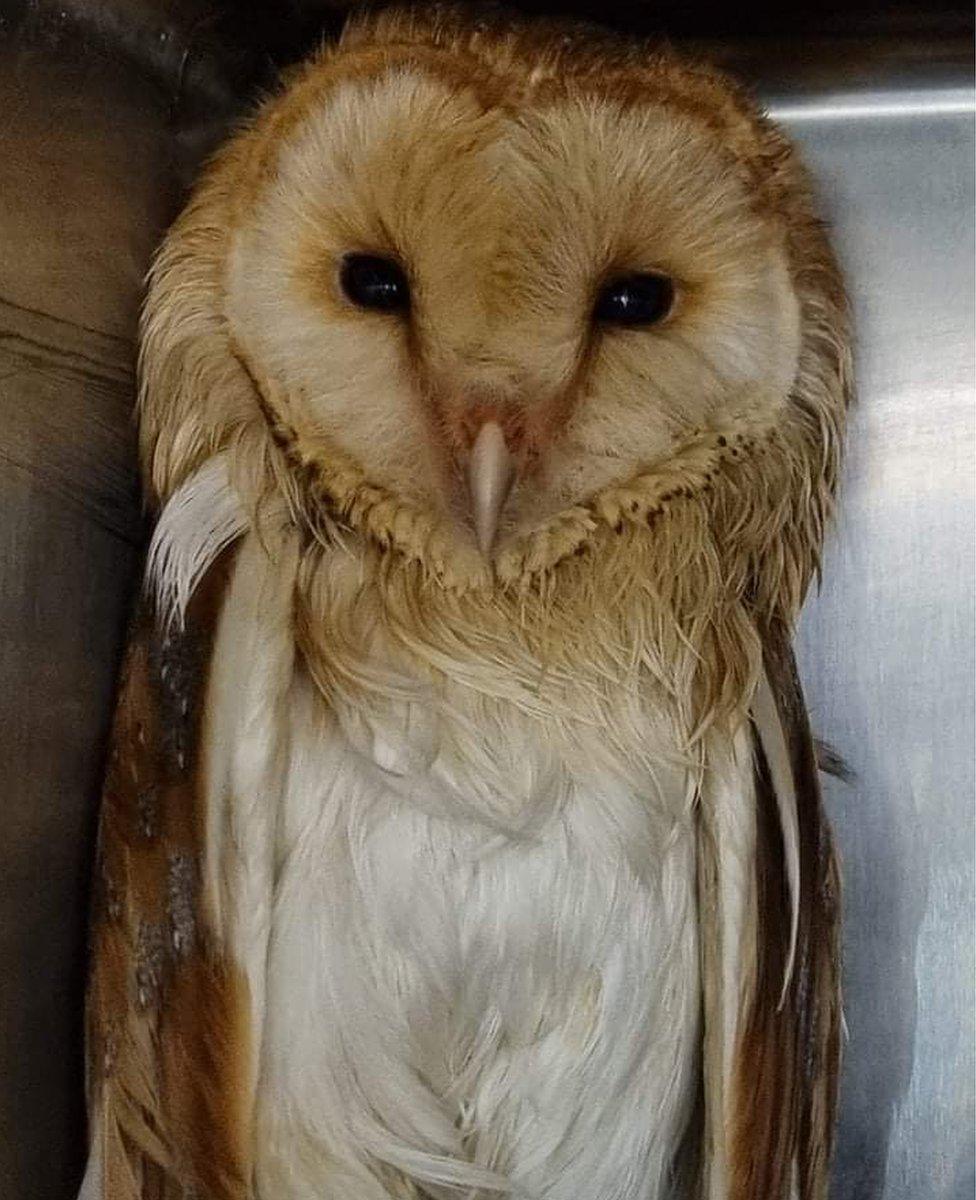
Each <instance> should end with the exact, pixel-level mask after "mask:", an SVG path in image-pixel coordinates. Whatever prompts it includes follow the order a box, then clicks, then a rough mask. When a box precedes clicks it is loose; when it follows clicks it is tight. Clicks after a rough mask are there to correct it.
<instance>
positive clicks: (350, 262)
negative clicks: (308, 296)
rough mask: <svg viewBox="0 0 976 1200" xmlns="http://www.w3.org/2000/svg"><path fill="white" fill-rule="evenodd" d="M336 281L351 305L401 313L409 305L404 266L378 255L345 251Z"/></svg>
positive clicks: (408, 291)
mask: <svg viewBox="0 0 976 1200" xmlns="http://www.w3.org/2000/svg"><path fill="white" fill-rule="evenodd" d="M339 283H340V284H341V285H342V290H343V291H344V292H345V293H346V295H347V296H348V297H349V299H350V300H351V301H352V302H353V304H358V305H359V307H360V308H371V309H374V310H375V311H376V312H404V311H406V309H408V308H409V307H410V285H409V283H407V277H406V275H405V274H404V271H403V268H402V267H401V266H400V265H399V264H398V263H395V262H394V261H393V260H392V259H390V258H381V257H380V256H379V255H378V254H347V255H346V257H345V258H344V259H343V261H342V269H341V270H340V272H339Z"/></svg>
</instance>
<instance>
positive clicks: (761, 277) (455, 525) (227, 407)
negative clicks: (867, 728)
mask: <svg viewBox="0 0 976 1200" xmlns="http://www.w3.org/2000/svg"><path fill="white" fill-rule="evenodd" d="M847 379H848V366H847V333H846V322H845V316H844V303H843V296H842V291H841V286H840V282H839V278H838V274H837V271H836V268H835V266H834V262H833V259H832V257H831V254H830V251H829V248H828V246H827V244H826V241H825V238H824V236H823V233H822V230H821V227H820V224H819V223H818V221H817V219H816V217H815V215H814V211H813V207H812V204H811V199H810V195H809V189H808V185H807V181H806V177H805V174H804V172H803V170H802V168H801V167H800V166H799V165H798V163H797V160H796V158H795V157H794V154H793V152H792V151H791V148H790V146H789V145H788V143H787V142H786V141H785V139H784V138H783V136H782V135H781V134H780V133H779V132H778V131H777V130H776V129H775V127H774V126H773V125H771V124H770V123H769V121H767V120H766V119H765V118H764V117H763V116H762V115H761V114H760V113H759V112H758V111H757V109H756V108H755V107H753V105H752V104H751V102H750V101H749V100H748V99H747V98H746V97H745V96H744V95H743V93H742V92H741V91H740V90H738V89H737V88H736V87H735V86H734V85H732V84H731V83H730V82H729V81H728V80H726V79H724V78H723V77H721V76H720V75H718V74H717V73H715V72H714V71H712V70H710V69H708V68H705V67H701V66H695V65H689V64H688V63H685V62H682V61H680V60H679V59H677V58H676V57H674V56H673V55H672V54H670V53H664V52H658V51H652V50H649V49H648V48H646V47H643V46H640V47H636V46H625V45H622V44H619V43H617V42H615V41H612V40H607V39H605V38H602V37H597V36H595V35H593V34H592V33H591V32H587V31H569V32H567V31H566V30H564V29H561V28H558V27H550V26H544V27H540V26H538V25H532V26H527V27H513V26H511V25H504V24H497V25H493V24H486V23H484V22H481V23H472V22H471V21H470V20H468V19H466V18H465V17H464V16H463V15H458V14H453V15H452V14H443V13H441V14H438V15H430V14H428V15H423V14H409V13H408V14H386V15H384V16H381V17H378V18H371V19H368V20H365V21H363V22H360V23H358V24H353V25H351V26H350V27H349V28H348V29H347V31H346V33H345V34H344V36H343V37H342V39H341V40H340V42H339V43H338V44H337V45H334V46H331V47H329V48H327V49H325V50H323V51H322V52H321V53H319V54H318V55H317V56H316V57H315V58H314V59H312V61H310V62H309V63H308V64H306V65H305V66H303V67H302V68H301V69H299V70H298V71H297V72H296V73H295V74H294V75H293V77H291V78H290V79H288V80H286V86H284V87H283V88H282V90H281V92H280V94H278V95H277V96H275V97H273V98H271V99H270V100H268V101H267V102H266V103H265V104H264V105H263V107H262V108H261V109H260V110H259V111H258V112H257V114H256V116H255V117H254V119H253V120H252V121H251V122H250V124H249V125H248V126H247V127H246V128H244V129H243V130H242V131H241V132H240V133H239V134H238V135H237V136H236V137H235V138H234V139H232V140H231V141H230V143H229V144H228V145H227V146H226V147H225V149H224V150H223V151H222V152H221V153H220V154H219V155H218V156H217V158H216V159H215V161H214V162H213V163H212V165H211V166H210V168H209V169H208V171H207V172H206V173H205V175H204V177H203V179H202V180H201V182H200V184H199V186H198V188H197V191H196V193H195V195H194V197H193V199H192V201H191V203H190V205H189V207H188V209H187V210H186V212H185V213H184V215H183V216H182V218H181V219H180V220H179V221H178V222H177V223H176V225H175V227H174V228H173V230H172V232H171V233H170V235H169V237H168V239H167V241H166V243H165V245H164V246H163V248H162V251H161V253H160V255H159V257H158V259H157V262H156V265H155V268H154V270H153V273H152V278H151V286H150V293H149V299H148V304H147V308H146V315H145V325H144V350H143V359H142V383H143V386H142V437H143V444H142V445H143V455H144V462H145V467H146V472H147V476H148V480H149V486H150V491H151V493H152V494H154V495H155V496H157V497H159V498H165V497H166V496H168V495H169V494H170V493H171V492H172V491H173V489H174V487H176V486H177V485H178V484H179V483H180V482H181V480H183V479H184V478H186V477H187V475H188V474H189V473H191V472H192V471H193V470H194V469H195V468H196V467H197V466H199V464H200V463H201V461H202V460H203V459H205V458H206V457H208V456H209V455H212V454H213V453H215V452H216V451H218V450H221V449H226V448H228V447H250V448H251V449H252V450H254V448H255V447H256V448H257V449H256V450H255V451H254V452H255V453H256V455H257V457H258V458H259V459H260V464H261V465H260V467H259V468H258V470H257V475H258V476H260V478H261V483H260V487H272V488H277V489H279V490H281V491H284V492H285V493H286V495H287V496H288V498H289V503H290V504H291V505H292V507H293V509H294V511H295V512H296V513H297V514H299V515H300V516H301V517H302V519H304V520H307V521H308V522H309V523H310V524H312V525H314V524H315V523H316V522H318V523H319V525H321V523H322V522H323V521H325V522H332V523H337V524H338V525H340V526H342V527H344V528H346V529H347V530H350V531H351V532H353V533H354V534H356V535H358V536H361V537H362V538H363V539H365V540H366V541H368V542H370V543H372V544H373V545H374V546H377V547H379V548H381V550H382V551H383V552H385V553H389V554H393V555H397V554H399V555H401V556H403V557H405V558H406V559H407V560H410V561H415V562H421V563H423V564H424V567H425V570H427V571H428V572H429V573H430V574H431V575H432V576H433V577H434V578H435V579H437V580H440V581H441V582H443V583H444V584H445V585H446V586H469V585H472V584H473V583H476V584H477V585H478V586H488V587H502V588H504V587H511V586H513V585H519V586H524V585H525V583H526V581H527V580H532V579H538V578H540V577H545V578H547V579H549V580H550V581H552V580H555V581H557V582H558V576H559V570H560V565H561V564H563V563H565V562H567V561H569V560H573V559H577V558H579V557H580V556H584V555H587V554H590V555H592V556H595V557H599V556H600V554H601V553H608V554H613V553H617V554H618V555H619V553H620V549H621V547H622V546H630V545H633V544H637V543H638V542H639V544H640V546H641V547H644V546H645V545H646V544H648V543H649V542H653V540H654V539H657V540H658V541H659V542H660V541H662V540H670V541H671V542H672V543H673V542H674V541H675V540H676V539H675V536H674V534H675V529H674V528H673V527H670V528H671V536H670V537H669V536H668V534H667V530H668V529H669V525H668V522H669V521H673V520H679V521H680V519H681V514H682V513H684V514H686V515H688V514H690V519H691V520H692V522H693V524H694V527H695V529H697V530H698V531H699V532H698V534H697V536H698V537H699V540H700V539H701V537H702V536H706V537H707V540H708V542H709V545H710V546H711V547H713V548H714V547H718V548H719V552H720V553H722V554H726V553H731V552H732V551H731V550H730V549H729V548H730V547H733V546H734V547H735V548H736V550H735V553H736V554H737V555H738V560H741V561H738V565H737V566H736V567H735V570H736V572H737V579H738V584H737V586H738V587H739V588H740V590H741V591H742V592H743V594H745V592H746V591H749V590H750V589H751V592H752V594H754V595H759V594H760V593H763V592H766V593H768V595H769V598H770V603H778V604H780V607H781V608H782V609H783V610H784V611H785V612H790V611H794V610H795V608H796V605H797V603H798V600H799V598H800V597H801V596H802V592H803V589H804V588H805V586H806V581H807V580H808V578H809V576H810V573H811V571H812V570H813V569H814V568H815V564H816V559H817V554H818V552H819V546H820V540H821V536H822V527H823V519H824V516H825V514H826V510H827V508H828V506H829V497H830V493H831V491H832V488H833V484H834V478H835V473H836V455H837V443H838V440H839V433H840V427H841V424H842V420H843V411H844V406H845V402H846V391H847ZM242 453H243V451H242ZM702 531H704V534H703V533H702ZM723 547H724V549H722V548H723ZM764 577H765V578H764Z"/></svg>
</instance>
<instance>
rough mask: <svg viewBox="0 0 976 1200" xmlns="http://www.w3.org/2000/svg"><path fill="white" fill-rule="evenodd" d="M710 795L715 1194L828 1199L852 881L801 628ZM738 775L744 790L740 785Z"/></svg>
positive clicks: (709, 1068) (769, 651)
mask: <svg viewBox="0 0 976 1200" xmlns="http://www.w3.org/2000/svg"><path fill="white" fill-rule="evenodd" d="M763 645H764V654H763V675H762V679H761V681H760V685H759V688H758V690H757V694H756V697H755V700H754V703H753V707H752V712H751V720H750V723H749V726H748V727H747V728H746V729H744V730H743V731H742V734H741V735H740V736H739V738H738V744H737V746H736V748H735V758H736V762H735V763H734V764H731V765H730V767H729V769H726V770H725V771H720V772H719V773H718V777H717V778H718V782H716V783H713V784H711V785H710V787H709V788H707V789H706V790H705V792H704V793H703V806H702V821H703V826H702V829H703V835H702V838H701V840H700V846H701V849H700V880H701V894H702V947H703V976H704V1002H705V1012H706V1031H705V1052H704V1061H705V1096H706V1099H705V1109H706V1113H705V1139H706V1140H705V1152H704V1155H703V1158H704V1163H705V1185H704V1194H705V1196H706V1197H707V1198H708V1200H756V1198H757V1197H762V1198H763V1200H793V1198H796V1200H823V1198H824V1197H826V1195H827V1171H828V1166H829V1160H830V1153H831V1148H832V1130H833V1124H834V1113H835V1108H836V1097H837V1082H838V1069H839V1058H840V1026H841V1014H840V980H839V966H838V953H839V938H838V931H839V879H838V872H837V864H836V859H835V856H834V851H833V845H832V841H831V835H830V829H829V826H828V823H827V820H826V817H825V814H824V811H823V804H822V799H821V794H820V784H819V778H818V773H817V761H816V753H815V746H814V742H813V738H812V736H811V732H810V725H809V721H808V718H807V713H806V708H805V705H804V701H803V693H802V690H801V687H800V682H799V678H798V675H797V671H796V664H795V660H794V656H793V651H792V648H791V645H790V640H789V635H788V633H787V631H786V630H785V628H783V627H782V626H780V625H776V626H775V627H772V628H770V629H769V630H767V631H766V633H765V636H764V638H763ZM736 778H738V780H739V786H738V787H736V783H735V780H736Z"/></svg>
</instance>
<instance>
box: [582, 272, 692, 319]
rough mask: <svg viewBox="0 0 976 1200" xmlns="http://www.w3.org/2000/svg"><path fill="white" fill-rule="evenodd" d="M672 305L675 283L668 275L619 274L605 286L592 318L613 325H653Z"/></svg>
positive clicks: (664, 315) (597, 299) (598, 298)
mask: <svg viewBox="0 0 976 1200" xmlns="http://www.w3.org/2000/svg"><path fill="white" fill-rule="evenodd" d="M673 305H674V284H673V283H672V282H671V280H670V279H669V278H668V277H667V275H636V274H635V275H620V276H618V277H617V278H616V279H611V280H610V282H609V283H607V284H604V286H603V287H602V288H601V290H600V294H599V295H598V296H597V298H596V304H595V306H594V308H593V319H594V320H595V321H605V322H607V323H608V324H611V323H612V324H614V325H656V324H657V323H658V321H663V320H664V318H665V317H666V316H667V315H668V313H669V312H670V311H671V309H672V306H673Z"/></svg>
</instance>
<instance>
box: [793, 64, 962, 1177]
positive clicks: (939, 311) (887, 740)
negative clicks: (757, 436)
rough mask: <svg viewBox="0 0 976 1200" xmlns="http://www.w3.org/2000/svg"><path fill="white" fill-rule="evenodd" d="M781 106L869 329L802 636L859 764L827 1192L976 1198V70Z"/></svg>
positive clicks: (847, 806) (814, 688)
mask: <svg viewBox="0 0 976 1200" xmlns="http://www.w3.org/2000/svg"><path fill="white" fill-rule="evenodd" d="M837 75H838V76H839V77H840V78H841V79H843V76H845V75H846V79H847V80H848V81H850V80H851V79H856V78H857V75H856V74H855V73H854V72H849V71H845V72H843V73H841V72H837ZM822 80H823V77H822ZM772 106H773V109H774V112H775V113H776V115H777V116H779V117H780V119H782V120H783V121H784V122H785V123H786V124H787V126H788V127H789V128H790V129H791V131H792V132H793V134H794V136H795V137H796V138H797V139H798V140H799V142H800V143H801V145H802V146H803V148H804V150H805V152H806V156H807V159H808V162H809V164H810V166H811V168H812V170H813V173H814V175H815V178H816V180H817V183H818V185H819V188H820V191H821V194H822V196H823V199H824V201H825V207H826V210H827V212H828V214H829V215H830V217H831V219H832V222H833V224H834V227H835V232H836V241H837V244H838V247H839V250H840V253H841V256H842V258H843V261H844V263H845V266H846V269H847V274H848V278H849V283H850V288H851V292H852V296H853V302H854V309H855V314H856V321H857V328H858V343H857V344H858V379H859V393H860V398H859V403H858V407H857V411H856V412H855V414H854V417H853V421H852V425H851V430H850V443H849V445H850V449H849V457H848V462H847V470H846V476H845V482H844V488H843V495H842V504H841V512H840V517H839V522H838V526H837V529H836V531H835V534H834V537H833V539H832V541H831V544H830V546H829V549H828V552H827V557H826V563H825V571H824V585H823V590H822V592H821V594H820V595H819V596H818V597H816V598H814V599H812V600H811V602H810V603H809V605H808V607H807V609H806V612H805V614H804V619H803V622H802V628H801V637H800V654H801V666H802V669H803V674H804V678H805V681H806V687H807V692H808V698H809V703H810V708H811V711H812V715H813V720H814V723H815V726H816V728H817V731H818V733H819V734H820V735H821V736H823V737H824V738H826V739H827V740H828V741H830V742H831V743H832V744H833V745H834V746H835V747H836V749H838V750H839V751H840V752H841V754H842V755H843V756H844V758H845V759H846V760H847V761H848V763H849V764H850V766H851V767H852V768H853V770H854V772H855V773H856V780H855V781H854V782H853V784H851V785H846V786H845V785H844V784H841V783H837V782H831V783H830V784H829V786H828V789H827V790H828V795H827V800H828V804H829V807H830V811H831V813H832V816H833V820H834V823H835V828H836V831H837V836H838V841H839V843H840V849H841V853H842V855H843V861H844V881H845V899H846V927H845V937H844V961H845V989H846V1002H845V1008H846V1019H847V1024H848V1027H849V1041H848V1044H847V1048H846V1063H845V1070H844V1076H843V1085H842V1115H841V1125H840V1136H839V1147H838V1155H837V1163H836V1172H835V1188H834V1197H835V1198H836V1200H861V1198H864V1200H874V1198H875V1197H877V1198H879V1200H919V1198H920V1197H925V1198H926V1200H971V1197H972V1196H973V1193H974V1165H973V976H974V962H973V796H974V778H973V775H974V771H973V766H974V695H973V692H974V674H976V663H974V638H973V631H974V607H973V595H974V555H973V548H974V536H973V534H974V503H973V500H974V470H973V467H974V369H973V327H974V314H973V290H974V281H973V261H974V246H973V240H974V238H973V176H974V164H973V91H972V76H971V73H969V74H968V77H967V71H966V70H963V71H962V72H955V73H954V72H953V70H952V69H951V64H950V65H949V66H947V64H946V62H945V60H944V57H943V58H942V59H941V60H940V61H939V62H938V64H937V65H936V64H935V63H934V62H932V61H931V59H930V62H929V65H926V63H925V62H924V61H923V62H916V63H914V64H908V65H907V66H906V64H905V63H902V64H901V65H900V66H899V67H898V68H897V69H894V68H892V69H891V70H890V72H888V73H887V74H886V72H885V70H884V69H881V70H880V71H874V72H873V73H872V79H871V83H870V86H866V87H864V88H863V89H862V90H860V91H858V90H851V88H850V83H849V82H848V83H847V86H846V88H845V87H844V86H843V83H842V84H841V86H840V87H839V88H838V89H837V90H833V89H832V88H831V87H830V84H829V78H828V79H827V80H826V82H823V83H822V86H820V87H818V88H817V90H815V91H813V92H809V93H807V94H805V95H804V94H799V95H798V94H796V93H794V94H791V95H782V94H781V95H780V96H779V97H778V98H774V99H773V100H772Z"/></svg>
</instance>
